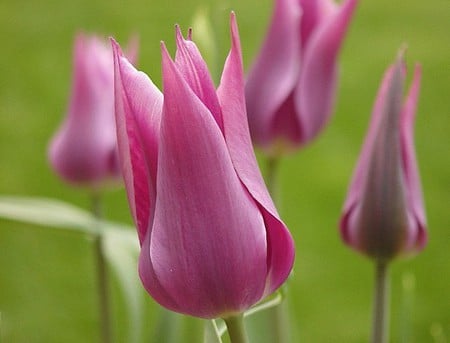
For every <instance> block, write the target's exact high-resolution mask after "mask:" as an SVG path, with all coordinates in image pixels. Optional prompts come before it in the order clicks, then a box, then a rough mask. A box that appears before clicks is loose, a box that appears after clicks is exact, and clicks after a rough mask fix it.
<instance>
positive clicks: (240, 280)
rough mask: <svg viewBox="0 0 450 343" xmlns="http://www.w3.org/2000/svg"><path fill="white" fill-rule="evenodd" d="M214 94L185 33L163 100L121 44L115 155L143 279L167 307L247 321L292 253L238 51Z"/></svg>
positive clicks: (281, 277) (167, 63)
mask: <svg viewBox="0 0 450 343" xmlns="http://www.w3.org/2000/svg"><path fill="white" fill-rule="evenodd" d="M231 33H232V47H231V51H230V54H229V56H228V58H227V61H226V63H225V67H224V70H223V74H222V79H221V84H220V87H219V88H218V90H216V89H215V87H214V84H213V82H212V79H211V76H210V74H209V71H208V69H207V67H206V64H205V62H204V60H203V59H202V57H201V55H200V53H199V51H198V49H197V47H196V45H195V44H194V43H193V42H192V41H191V40H190V39H191V37H190V35H189V36H188V39H184V38H183V36H182V34H181V32H180V31H179V29H178V28H177V34H176V43H177V52H176V56H175V60H172V58H171V57H170V56H169V53H168V52H167V50H166V47H165V45H164V43H162V69H163V83H164V87H163V92H164V97H163V94H162V93H161V92H160V91H159V90H158V88H157V87H156V86H155V85H154V84H153V83H152V81H151V80H150V79H149V78H148V77H147V76H146V75H145V74H144V73H142V72H138V71H137V70H136V69H134V68H133V67H132V65H131V64H130V63H129V62H128V61H127V60H126V58H125V57H123V55H122V53H121V51H120V48H119V46H118V45H117V44H116V43H114V42H113V45H114V62H115V96H116V99H115V101H116V123H117V135H118V145H119V156H120V162H121V166H122V170H123V176H124V179H125V186H126V189H127V194H128V201H129V204H130V208H131V212H132V215H133V218H134V221H135V224H136V227H137V230H138V236H139V240H140V243H141V253H140V257H139V275H140V277H141V280H142V283H143V285H144V287H145V288H146V290H147V291H148V293H149V294H150V295H151V296H152V297H153V298H154V299H155V300H156V301H157V302H158V303H159V304H161V305H162V306H164V307H166V308H168V309H170V310H173V311H176V312H180V313H184V314H189V315H192V316H196V317H202V318H215V317H228V316H231V315H233V314H236V313H240V312H242V311H244V310H246V309H248V308H249V307H250V306H252V305H253V304H255V303H256V302H258V301H259V300H260V299H262V298H263V297H264V296H266V295H268V294H270V293H272V292H273V291H274V290H275V289H277V288H278V287H279V286H280V285H281V284H282V283H283V282H284V281H285V280H286V278H287V277H288V275H289V273H290V270H291V268H292V264H293V259H294V245H293V241H292V238H291V236H290V234H289V231H288V230H287V228H286V226H285V225H284V223H283V222H282V221H281V220H280V219H279V216H278V213H277V211H276V209H275V207H274V205H273V203H272V200H271V198H270V196H269V194H268V192H267V189H266V187H265V185H264V182H263V179H262V176H261V174H260V171H259V169H258V166H257V162H256V158H255V156H254V153H253V150H252V146H251V141H250V135H249V131H248V126H247V119H246V118H247V117H246V112H245V99H244V81H243V70H242V61H241V48H240V42H239V35H238V31H237V24H236V21H235V17H234V15H232V20H231Z"/></svg>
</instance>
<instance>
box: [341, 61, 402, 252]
mask: <svg viewBox="0 0 450 343" xmlns="http://www.w3.org/2000/svg"><path fill="white" fill-rule="evenodd" d="M392 73H393V67H392V66H391V67H390V68H389V69H388V70H387V71H386V72H385V74H384V76H383V80H382V82H381V86H380V88H379V90H378V93H377V96H376V100H375V104H374V107H373V112H372V117H371V120H370V123H369V127H368V130H367V134H366V138H365V140H364V144H363V147H362V149H361V152H360V155H359V159H358V162H357V165H356V168H355V170H354V172H353V176H352V180H351V182H350V186H349V189H348V194H347V198H346V200H345V203H344V209H343V217H342V220H341V223H340V229H341V235H342V239H343V240H344V241H345V242H347V243H348V244H356V233H355V232H354V231H353V230H352V228H354V225H350V219H351V218H350V216H353V215H354V211H355V210H356V208H357V207H356V206H357V203H358V202H359V200H360V197H361V192H362V189H363V187H364V183H365V172H366V170H367V169H368V167H369V163H370V152H371V151H372V149H373V148H372V147H373V144H374V141H375V138H376V133H377V131H378V127H379V125H380V121H381V119H382V114H383V112H382V111H383V106H384V104H385V102H386V98H387V92H388V88H389V85H390V82H391V79H392Z"/></svg>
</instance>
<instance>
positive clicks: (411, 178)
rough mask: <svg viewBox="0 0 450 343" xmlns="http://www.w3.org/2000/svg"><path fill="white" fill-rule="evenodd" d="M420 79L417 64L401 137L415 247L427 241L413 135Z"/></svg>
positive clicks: (402, 117) (405, 109)
mask: <svg viewBox="0 0 450 343" xmlns="http://www.w3.org/2000/svg"><path fill="white" fill-rule="evenodd" d="M420 79H421V68H420V66H419V65H417V66H416V68H415V71H414V79H413V82H412V85H411V88H410V90H409V94H408V97H407V99H406V102H405V104H404V106H403V110H402V115H401V127H400V135H401V136H400V137H401V142H402V147H403V151H402V156H403V166H404V170H405V179H406V188H407V191H408V193H407V194H408V203H409V204H410V208H411V209H410V211H411V212H412V215H413V216H414V220H415V221H416V222H417V230H418V232H417V239H416V242H415V243H414V244H415V248H417V249H421V248H423V247H424V246H425V244H426V242H427V234H426V218H425V209H424V205H423V200H422V199H423V196H422V188H421V185H420V178H419V170H418V167H417V159H416V153H415V149H414V137H413V134H414V119H415V112H416V106H417V98H418V94H419V88H420Z"/></svg>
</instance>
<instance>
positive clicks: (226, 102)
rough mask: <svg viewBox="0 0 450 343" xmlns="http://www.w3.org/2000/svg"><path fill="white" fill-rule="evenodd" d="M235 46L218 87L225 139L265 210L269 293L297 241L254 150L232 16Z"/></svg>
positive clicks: (245, 181) (283, 275)
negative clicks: (283, 217) (287, 225)
mask: <svg viewBox="0 0 450 343" xmlns="http://www.w3.org/2000/svg"><path fill="white" fill-rule="evenodd" d="M231 36H232V46H231V51H230V53H229V55H228V58H227V60H226V62H225V67H224V71H223V74H222V79H221V83H220V87H219V89H218V91H217V93H218V97H219V101H220V105H221V107H222V113H223V120H224V129H225V140H226V144H227V147H228V150H229V153H230V156H231V160H232V162H233V165H234V168H235V169H236V173H237V174H238V177H239V178H240V180H241V182H242V183H243V184H244V185H245V187H246V188H247V190H248V191H249V193H250V194H251V196H252V197H253V198H254V199H255V201H257V202H258V204H259V206H260V210H261V211H262V214H263V217H264V221H265V225H266V230H267V240H268V257H267V265H268V267H269V270H268V278H267V289H266V294H269V293H271V292H273V291H274V290H275V289H276V288H278V287H279V286H280V285H281V284H282V283H283V282H284V281H285V280H286V278H287V276H288V275H289V273H290V271H291V269H292V265H293V262H294V244H293V241H292V238H291V235H290V233H289V231H288V230H287V228H286V226H285V225H284V223H283V222H282V221H281V220H280V218H279V216H278V213H277V211H276V209H275V206H274V204H273V202H272V199H271V198H270V195H269V193H268V191H267V188H266V186H265V184H264V181H263V178H262V176H261V173H260V171H259V168H258V164H257V161H256V158H255V155H254V152H253V148H252V143H251V140H250V134H249V129H248V125H247V121H246V110H245V98H244V77H243V68H242V54H241V46H240V41H239V34H238V28H237V24H236V18H235V16H234V14H232V16H231Z"/></svg>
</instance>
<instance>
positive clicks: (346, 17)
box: [295, 0, 357, 142]
mask: <svg viewBox="0 0 450 343" xmlns="http://www.w3.org/2000/svg"><path fill="white" fill-rule="evenodd" d="M356 3H357V0H347V1H346V2H345V3H344V4H343V5H342V7H341V8H340V10H339V12H337V13H336V14H335V15H334V16H333V17H332V18H329V19H328V20H327V21H326V22H324V24H323V25H322V26H321V27H319V28H317V30H316V31H315V32H314V34H313V36H311V37H310V38H309V43H308V45H307V47H306V51H305V52H304V60H303V65H302V70H301V73H300V79H299V83H298V86H297V88H296V90H295V101H296V106H297V109H298V111H297V113H298V115H299V120H300V123H301V127H302V138H303V139H304V141H305V142H308V141H310V140H312V139H313V138H314V137H315V136H316V135H317V134H318V133H319V132H320V131H321V130H322V128H323V127H324V126H325V124H326V123H327V122H328V120H329V117H330V115H331V111H332V107H333V105H334V98H335V90H336V79H337V66H336V58H337V55H338V53H339V50H340V47H341V45H342V42H343V39H344V37H345V33H346V31H347V28H348V25H349V23H350V20H351V17H352V14H353V11H354V9H355V6H356Z"/></svg>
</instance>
